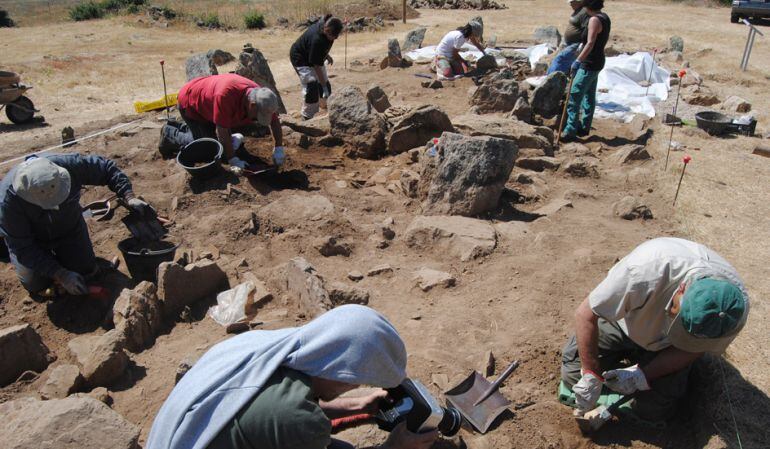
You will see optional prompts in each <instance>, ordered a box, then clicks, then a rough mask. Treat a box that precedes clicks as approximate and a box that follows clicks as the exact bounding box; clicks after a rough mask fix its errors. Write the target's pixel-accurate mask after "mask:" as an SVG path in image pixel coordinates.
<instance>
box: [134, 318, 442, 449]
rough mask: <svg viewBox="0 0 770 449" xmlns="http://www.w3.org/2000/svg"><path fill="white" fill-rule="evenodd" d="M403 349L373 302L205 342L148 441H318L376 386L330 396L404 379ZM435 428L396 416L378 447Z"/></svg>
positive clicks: (423, 445) (405, 447) (374, 400)
mask: <svg viewBox="0 0 770 449" xmlns="http://www.w3.org/2000/svg"><path fill="white" fill-rule="evenodd" d="M405 368H406V348H405V347H404V342H403V341H402V340H401V337H400V336H399V335H398V332H397V331H396V329H395V328H394V327H393V325H392V324H390V323H389V322H388V321H387V320H386V319H385V318H384V317H382V316H381V315H380V314H378V313H377V312H375V311H374V310H372V309H370V308H368V307H365V306H358V305H346V306H341V307H337V308H335V309H332V310H330V311H329V312H327V313H325V314H323V315H321V316H319V317H318V318H316V319H315V320H313V321H311V322H309V323H307V324H306V325H304V326H301V327H298V328H288V329H279V330H273V331H251V332H247V333H244V334H241V335H238V336H236V337H233V338H230V339H228V340H226V341H224V342H221V343H219V344H217V345H215V346H214V347H212V348H211V349H210V350H209V351H208V352H206V353H205V354H204V355H203V356H202V357H201V358H200V360H198V361H197V362H196V363H195V365H194V366H193V367H192V369H190V371H189V372H187V374H185V376H184V377H183V378H182V379H181V380H180V381H179V383H178V384H177V385H176V387H175V388H174V389H173V391H172V392H171V394H170V395H169V397H168V398H167V399H166V402H165V403H164V404H163V406H162V407H161V409H160V411H159V412H158V414H157V416H156V417H155V421H154V423H153V425H152V429H151V431H150V436H149V438H148V442H147V446H146V447H147V448H148V449H219V448H244V449H245V448H257V447H258V448H261V449H293V448H296V449H325V448H327V447H338V448H339V447H345V446H349V445H348V444H347V443H344V442H341V441H339V440H334V439H332V438H331V431H332V427H331V419H335V418H341V417H348V416H353V415H358V414H361V413H367V414H374V413H376V412H377V411H378V409H379V403H380V401H381V400H383V398H384V397H385V396H386V392H385V391H384V390H379V391H376V392H375V393H372V394H369V395H368V396H363V397H345V398H340V397H339V396H341V395H342V394H344V393H346V392H348V391H351V390H354V389H356V388H358V387H359V386H361V385H370V386H374V387H380V388H394V387H396V386H398V385H400V384H401V382H402V381H404V379H406V371H405ZM437 436H438V434H437V431H435V430H434V431H431V432H426V433H420V434H416V433H412V432H410V431H409V430H407V429H406V427H405V425H404V423H401V424H399V425H398V426H397V427H396V428H395V429H394V430H393V431H392V432H391V433H390V435H389V437H388V439H387V441H386V442H385V443H384V445H383V446H382V447H383V448H385V449H428V448H429V447H430V445H431V444H432V443H433V441H435V439H436V438H437Z"/></svg>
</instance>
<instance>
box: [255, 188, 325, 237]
mask: <svg viewBox="0 0 770 449" xmlns="http://www.w3.org/2000/svg"><path fill="white" fill-rule="evenodd" d="M333 212H334V205H333V204H332V202H331V201H329V199H328V198H326V197H325V196H322V195H318V194H309V195H308V194H291V195H286V196H283V197H281V198H279V199H277V200H275V201H273V202H272V203H270V204H268V205H267V206H265V207H263V208H261V209H260V210H259V212H257V215H258V217H259V219H260V222H263V223H269V225H270V226H272V227H274V228H275V227H280V228H283V229H288V228H292V227H297V226H301V225H303V224H311V223H312V222H316V221H319V220H323V219H325V218H328V217H329V216H331V215H332V213H333Z"/></svg>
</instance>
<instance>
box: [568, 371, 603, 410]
mask: <svg viewBox="0 0 770 449" xmlns="http://www.w3.org/2000/svg"><path fill="white" fill-rule="evenodd" d="M581 372H582V371H581ZM572 391H573V392H574V393H575V402H576V403H577V406H578V410H579V411H581V412H587V411H590V410H593V409H594V408H595V407H596V401H598V400H599V396H601V394H602V380H601V379H600V378H599V376H597V375H595V374H594V373H592V372H590V371H586V372H583V376H582V377H581V378H580V380H579V381H578V383H576V384H575V385H574V386H573V387H572Z"/></svg>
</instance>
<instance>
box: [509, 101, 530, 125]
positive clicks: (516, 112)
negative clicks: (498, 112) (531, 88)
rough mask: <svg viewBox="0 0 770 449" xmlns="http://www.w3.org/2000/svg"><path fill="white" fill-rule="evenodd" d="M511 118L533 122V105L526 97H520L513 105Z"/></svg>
mask: <svg viewBox="0 0 770 449" xmlns="http://www.w3.org/2000/svg"><path fill="white" fill-rule="evenodd" d="M511 118H515V119H517V120H521V121H522V122H525V123H532V107H531V106H530V105H529V101H527V99H526V98H524V97H519V99H518V100H516V104H515V105H513V110H512V111H511Z"/></svg>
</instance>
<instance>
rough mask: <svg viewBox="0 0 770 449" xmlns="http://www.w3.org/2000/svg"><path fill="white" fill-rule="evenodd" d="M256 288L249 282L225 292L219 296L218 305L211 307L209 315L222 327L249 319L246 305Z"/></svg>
mask: <svg viewBox="0 0 770 449" xmlns="http://www.w3.org/2000/svg"><path fill="white" fill-rule="evenodd" d="M255 288H256V287H254V284H253V283H252V282H249V281H247V282H244V283H242V284H238V285H237V286H236V287H235V288H233V289H230V290H226V291H223V292H222V293H220V294H218V295H217V304H216V305H214V306H211V308H210V309H209V310H208V315H209V316H210V317H211V318H212V319H213V320H214V321H216V322H217V323H219V324H221V325H222V326H229V325H231V324H233V323H235V322H237V321H240V320H243V319H245V318H247V316H246V304H247V303H248V301H249V298H250V296H251V294H252V292H253V291H254V289H255Z"/></svg>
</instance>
